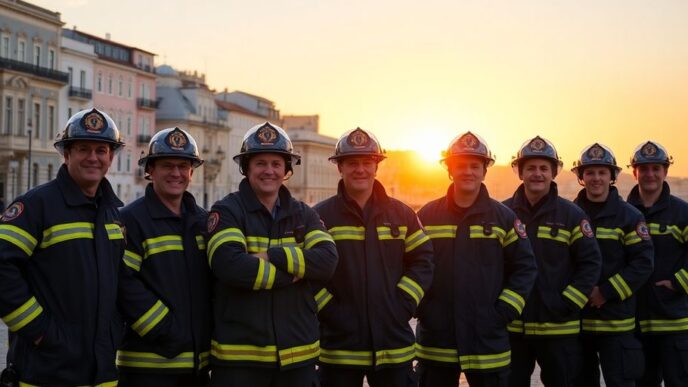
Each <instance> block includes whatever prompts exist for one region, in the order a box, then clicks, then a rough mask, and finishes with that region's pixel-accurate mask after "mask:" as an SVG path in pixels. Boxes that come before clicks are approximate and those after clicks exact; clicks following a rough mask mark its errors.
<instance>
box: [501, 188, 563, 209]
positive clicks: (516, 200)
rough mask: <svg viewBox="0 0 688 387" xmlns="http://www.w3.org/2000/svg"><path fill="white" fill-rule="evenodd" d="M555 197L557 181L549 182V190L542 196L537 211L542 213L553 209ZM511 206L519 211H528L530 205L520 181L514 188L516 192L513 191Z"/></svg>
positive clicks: (557, 193) (557, 194) (556, 194)
mask: <svg viewBox="0 0 688 387" xmlns="http://www.w3.org/2000/svg"><path fill="white" fill-rule="evenodd" d="M557 197H559V188H558V187H557V183H555V182H551V183H550V185H549V192H548V193H547V195H545V197H544V198H543V199H544V200H545V202H544V203H543V204H542V206H540V208H539V209H538V211H537V213H543V214H544V213H547V212H549V211H551V210H553V209H555V205H556V200H557ZM543 199H541V200H543ZM512 206H513V207H514V208H515V209H518V210H520V211H524V212H530V209H531V206H530V203H529V202H528V198H527V197H526V190H525V186H524V185H523V183H521V185H519V186H518V188H517V189H516V192H514V196H513V202H512ZM531 215H535V214H531Z"/></svg>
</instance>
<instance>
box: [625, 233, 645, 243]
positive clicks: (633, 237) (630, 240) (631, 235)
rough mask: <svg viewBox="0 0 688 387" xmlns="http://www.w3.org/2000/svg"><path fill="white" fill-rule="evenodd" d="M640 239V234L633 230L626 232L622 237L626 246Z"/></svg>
mask: <svg viewBox="0 0 688 387" xmlns="http://www.w3.org/2000/svg"><path fill="white" fill-rule="evenodd" d="M640 241H642V239H640V236H639V235H638V233H637V232H636V231H635V230H633V231H631V232H629V233H628V234H626V235H625V236H624V239H623V242H624V245H626V246H630V245H634V244H636V243H639V242H640Z"/></svg>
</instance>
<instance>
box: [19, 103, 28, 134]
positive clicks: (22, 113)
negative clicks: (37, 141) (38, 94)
mask: <svg viewBox="0 0 688 387" xmlns="http://www.w3.org/2000/svg"><path fill="white" fill-rule="evenodd" d="M25 125H26V102H25V101H24V100H23V99H21V98H20V99H18V100H17V134H18V135H20V136H23V135H24V126H25Z"/></svg>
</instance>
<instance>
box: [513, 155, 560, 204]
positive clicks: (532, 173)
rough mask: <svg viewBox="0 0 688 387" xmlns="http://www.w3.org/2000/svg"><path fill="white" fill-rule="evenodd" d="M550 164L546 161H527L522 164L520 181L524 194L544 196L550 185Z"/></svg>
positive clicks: (551, 174)
mask: <svg viewBox="0 0 688 387" xmlns="http://www.w3.org/2000/svg"><path fill="white" fill-rule="evenodd" d="M552 172H553V171H552V162H551V161H549V160H546V159H528V160H525V161H524V162H523V169H522V172H521V176H520V178H521V180H523V187H524V188H525V190H526V193H528V194H530V195H534V196H544V195H545V194H547V193H548V192H549V187H550V184H551V183H552V179H553V173H552Z"/></svg>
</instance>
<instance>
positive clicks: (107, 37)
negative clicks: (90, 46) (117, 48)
mask: <svg viewBox="0 0 688 387" xmlns="http://www.w3.org/2000/svg"><path fill="white" fill-rule="evenodd" d="M105 40H110V33H109V32H106V33H105Z"/></svg>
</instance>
